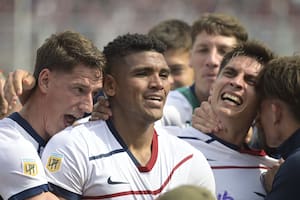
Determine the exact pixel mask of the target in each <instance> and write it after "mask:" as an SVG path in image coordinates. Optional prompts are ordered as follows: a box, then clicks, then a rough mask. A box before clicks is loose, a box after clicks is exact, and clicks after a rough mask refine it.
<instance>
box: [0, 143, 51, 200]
mask: <svg viewBox="0 0 300 200" xmlns="http://www.w3.org/2000/svg"><path fill="white" fill-rule="evenodd" d="M0 163H1V170H0V180H1V181H0V194H1V196H2V198H3V199H9V198H11V199H26V198H29V197H33V196H35V195H38V194H40V193H42V192H46V191H48V184H47V178H46V175H45V171H44V169H43V165H42V162H41V159H40V157H39V155H38V153H37V151H36V149H35V148H34V147H33V146H32V144H31V143H30V142H28V141H27V140H25V139H20V138H19V139H17V140H13V141H5V142H1V143H0Z"/></svg>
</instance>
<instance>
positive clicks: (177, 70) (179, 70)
mask: <svg viewBox="0 0 300 200" xmlns="http://www.w3.org/2000/svg"><path fill="white" fill-rule="evenodd" d="M170 69H171V74H172V75H177V76H179V75H181V74H183V73H184V69H183V66H181V65H176V66H170Z"/></svg>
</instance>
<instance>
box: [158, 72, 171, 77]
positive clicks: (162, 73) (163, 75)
mask: <svg viewBox="0 0 300 200" xmlns="http://www.w3.org/2000/svg"><path fill="white" fill-rule="evenodd" d="M159 76H160V77H162V78H164V79H168V77H169V76H170V71H167V70H163V71H161V72H160V73H159Z"/></svg>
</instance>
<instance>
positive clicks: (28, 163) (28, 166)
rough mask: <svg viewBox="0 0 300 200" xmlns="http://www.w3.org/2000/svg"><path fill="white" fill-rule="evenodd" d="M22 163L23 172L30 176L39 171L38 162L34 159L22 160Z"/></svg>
mask: <svg viewBox="0 0 300 200" xmlns="http://www.w3.org/2000/svg"><path fill="white" fill-rule="evenodd" d="M22 165H23V174H26V175H28V176H36V175H37V174H38V173H39V171H38V166H37V163H36V161H35V160H33V159H24V160H22Z"/></svg>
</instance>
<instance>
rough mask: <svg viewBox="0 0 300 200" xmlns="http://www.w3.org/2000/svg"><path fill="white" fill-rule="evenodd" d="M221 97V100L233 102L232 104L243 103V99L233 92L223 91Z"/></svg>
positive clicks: (238, 104)
mask: <svg viewBox="0 0 300 200" xmlns="http://www.w3.org/2000/svg"><path fill="white" fill-rule="evenodd" d="M221 99H222V100H223V101H227V102H230V103H233V104H234V105H237V106H240V105H242V103H243V100H242V99H241V98H240V97H239V96H236V95H233V94H228V93H223V94H222V96H221Z"/></svg>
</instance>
